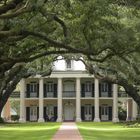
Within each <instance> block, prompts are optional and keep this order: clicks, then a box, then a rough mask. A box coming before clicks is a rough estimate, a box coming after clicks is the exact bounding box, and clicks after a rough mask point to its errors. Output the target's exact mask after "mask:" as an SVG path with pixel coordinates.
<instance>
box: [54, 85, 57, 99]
mask: <svg viewBox="0 0 140 140" xmlns="http://www.w3.org/2000/svg"><path fill="white" fill-rule="evenodd" d="M54 97H57V84H54Z"/></svg>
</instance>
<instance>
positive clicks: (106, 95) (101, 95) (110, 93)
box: [100, 91, 112, 97]
mask: <svg viewBox="0 0 140 140" xmlns="http://www.w3.org/2000/svg"><path fill="white" fill-rule="evenodd" d="M100 97H112V92H111V91H107V92H103V91H101V93H100Z"/></svg>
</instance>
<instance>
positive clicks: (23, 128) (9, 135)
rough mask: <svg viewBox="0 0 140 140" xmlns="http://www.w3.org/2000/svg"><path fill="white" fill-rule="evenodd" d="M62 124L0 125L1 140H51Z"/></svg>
mask: <svg viewBox="0 0 140 140" xmlns="http://www.w3.org/2000/svg"><path fill="white" fill-rule="evenodd" d="M59 126H60V123H25V124H0V139H1V140H50V139H51V138H52V137H53V135H54V134H55V133H56V131H57V130H58V128H59Z"/></svg>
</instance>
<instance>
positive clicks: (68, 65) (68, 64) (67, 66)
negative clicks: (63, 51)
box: [66, 59, 72, 69]
mask: <svg viewBox="0 0 140 140" xmlns="http://www.w3.org/2000/svg"><path fill="white" fill-rule="evenodd" d="M66 68H67V69H71V68H72V63H71V60H70V59H67V60H66Z"/></svg>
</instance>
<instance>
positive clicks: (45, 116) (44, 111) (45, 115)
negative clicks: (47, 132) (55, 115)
mask: <svg viewBox="0 0 140 140" xmlns="http://www.w3.org/2000/svg"><path fill="white" fill-rule="evenodd" d="M44 120H45V121H46V106H44Z"/></svg>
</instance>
